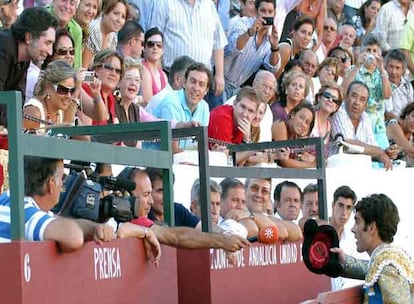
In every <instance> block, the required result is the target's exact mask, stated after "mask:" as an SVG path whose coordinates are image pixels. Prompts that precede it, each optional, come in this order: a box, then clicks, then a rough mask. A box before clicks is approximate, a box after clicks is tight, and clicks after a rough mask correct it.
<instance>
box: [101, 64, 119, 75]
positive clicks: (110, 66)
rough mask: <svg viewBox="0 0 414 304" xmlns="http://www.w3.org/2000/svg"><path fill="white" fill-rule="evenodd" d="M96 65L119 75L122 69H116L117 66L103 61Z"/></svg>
mask: <svg viewBox="0 0 414 304" xmlns="http://www.w3.org/2000/svg"><path fill="white" fill-rule="evenodd" d="M98 67H102V68H104V69H105V70H107V71H111V72H115V73H116V74H118V75H121V73H122V69H118V68H116V67H114V66H113V65H111V64H109V63H103V64H101V65H98Z"/></svg>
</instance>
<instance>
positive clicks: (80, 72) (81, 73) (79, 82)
mask: <svg viewBox="0 0 414 304" xmlns="http://www.w3.org/2000/svg"><path fill="white" fill-rule="evenodd" d="M85 72H86V69H85V68H80V69H79V70H78V71H77V72H76V83H75V85H76V89H80V87H81V86H82V82H83V79H84V78H85V75H84V73H85Z"/></svg>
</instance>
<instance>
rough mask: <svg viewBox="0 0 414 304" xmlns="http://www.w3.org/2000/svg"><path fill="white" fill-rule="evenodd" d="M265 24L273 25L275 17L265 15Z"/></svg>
mask: <svg viewBox="0 0 414 304" xmlns="http://www.w3.org/2000/svg"><path fill="white" fill-rule="evenodd" d="M263 19H264V21H263V25H273V19H274V18H273V17H263Z"/></svg>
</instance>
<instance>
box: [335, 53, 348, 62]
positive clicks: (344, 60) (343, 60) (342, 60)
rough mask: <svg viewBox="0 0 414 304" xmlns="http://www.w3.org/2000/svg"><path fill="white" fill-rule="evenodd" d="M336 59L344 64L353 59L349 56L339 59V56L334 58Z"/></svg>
mask: <svg viewBox="0 0 414 304" xmlns="http://www.w3.org/2000/svg"><path fill="white" fill-rule="evenodd" d="M334 57H335V58H336V59H338V60H341V62H342V63H345V62H347V61H348V60H350V59H351V58H350V57H348V56H346V55H345V56H343V57H339V56H334Z"/></svg>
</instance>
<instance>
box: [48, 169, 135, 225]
mask: <svg viewBox="0 0 414 304" xmlns="http://www.w3.org/2000/svg"><path fill="white" fill-rule="evenodd" d="M133 189H135V183H134V182H132V181H129V180H123V179H118V178H116V177H112V176H103V177H94V176H92V177H91V178H88V177H87V176H86V174H85V173H84V171H82V172H72V173H71V174H69V175H68V176H67V178H66V179H65V182H64V185H63V189H62V192H61V194H60V199H59V203H58V204H57V205H56V206H55V207H54V208H53V209H52V211H53V212H54V213H56V214H58V215H61V216H66V217H75V218H83V219H87V220H90V221H94V222H104V221H106V220H108V219H109V218H112V217H113V218H114V219H115V221H117V222H118V223H121V222H128V221H130V220H132V219H134V218H137V217H138V209H139V205H138V201H137V199H136V198H135V197H134V196H132V195H130V191H132V190H133ZM104 190H112V191H116V192H120V193H123V195H122V196H118V195H115V194H110V195H106V196H104V195H103V191H104Z"/></svg>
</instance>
